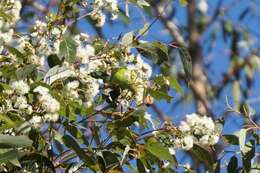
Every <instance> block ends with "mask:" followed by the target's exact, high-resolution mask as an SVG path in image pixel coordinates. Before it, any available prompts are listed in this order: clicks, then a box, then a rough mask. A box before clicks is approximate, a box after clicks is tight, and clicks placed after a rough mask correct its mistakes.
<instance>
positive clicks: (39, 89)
mask: <svg viewBox="0 0 260 173" xmlns="http://www.w3.org/2000/svg"><path fill="white" fill-rule="evenodd" d="M33 92H35V93H39V94H41V95H45V94H48V93H49V89H48V88H46V87H43V86H37V87H36V88H34V89H33Z"/></svg>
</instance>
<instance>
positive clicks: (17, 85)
mask: <svg viewBox="0 0 260 173" xmlns="http://www.w3.org/2000/svg"><path fill="white" fill-rule="evenodd" d="M11 87H12V88H13V89H14V90H15V92H16V93H17V94H20V95H24V94H27V93H28V92H29V90H30V87H29V85H28V84H27V83H26V82H24V81H23V80H19V81H15V82H13V83H12V84H11Z"/></svg>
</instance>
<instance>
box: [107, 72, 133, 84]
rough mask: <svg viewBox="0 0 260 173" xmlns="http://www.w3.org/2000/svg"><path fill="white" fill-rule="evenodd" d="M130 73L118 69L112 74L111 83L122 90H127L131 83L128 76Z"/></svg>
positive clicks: (130, 78)
mask: <svg viewBox="0 0 260 173" xmlns="http://www.w3.org/2000/svg"><path fill="white" fill-rule="evenodd" d="M130 74H131V71H129V70H128V69H126V68H118V69H116V71H115V72H114V73H113V74H112V77H111V82H113V83H114V84H116V85H119V86H120V87H122V88H127V87H129V86H130V85H131V84H132V83H133V80H132V79H133V76H132V75H130Z"/></svg>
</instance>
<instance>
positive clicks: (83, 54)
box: [0, 0, 152, 127]
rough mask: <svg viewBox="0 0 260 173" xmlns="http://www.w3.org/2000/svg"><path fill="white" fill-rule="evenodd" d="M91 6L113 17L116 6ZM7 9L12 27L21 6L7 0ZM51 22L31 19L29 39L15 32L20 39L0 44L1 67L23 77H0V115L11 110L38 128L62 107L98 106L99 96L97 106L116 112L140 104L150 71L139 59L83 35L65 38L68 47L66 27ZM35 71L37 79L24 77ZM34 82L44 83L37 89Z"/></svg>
mask: <svg viewBox="0 0 260 173" xmlns="http://www.w3.org/2000/svg"><path fill="white" fill-rule="evenodd" d="M4 2H7V1H4ZM8 2H9V1H8ZM11 2H12V3H11ZM1 3H2V2H1ZM93 3H94V4H93V6H94V7H95V9H97V8H98V9H105V10H108V11H110V12H111V13H112V14H113V17H114V18H115V17H116V13H117V10H118V9H117V6H116V1H114V0H106V1H98V0H96V1H94V2H93ZM10 4H11V6H10V5H9V6H10V13H12V15H14V16H15V18H16V19H15V20H14V22H13V23H12V25H15V22H17V21H18V19H19V10H20V5H19V1H14V0H10ZM3 7H4V6H3ZM3 7H1V8H3ZM14 10H16V11H15V12H14ZM95 11H96V12H97V13H99V12H98V10H94V11H93V14H94V12H95ZM6 12H7V13H9V11H8V10H7V11H6ZM0 20H2V18H0ZM55 20H56V18H55V16H54V15H52V14H49V15H48V16H47V17H46V19H45V21H40V20H36V21H35V24H34V25H33V26H32V27H31V29H30V30H29V32H28V34H22V35H20V34H19V33H17V34H18V35H19V37H15V36H13V35H12V34H11V36H10V40H11V41H10V42H9V43H8V44H6V43H7V42H6V43H5V44H1V46H2V51H1V53H0V56H1V57H4V61H2V62H1V64H0V67H8V68H13V67H17V68H18V69H19V70H21V71H20V72H19V73H26V75H27V76H24V77H22V79H19V78H18V79H17V76H16V75H17V74H16V75H15V76H16V77H15V78H13V77H12V76H3V77H1V80H3V81H6V82H5V83H6V84H9V85H10V88H11V89H6V90H4V92H5V95H4V101H1V100H0V101H1V111H2V112H3V113H4V114H8V112H10V111H15V112H17V113H18V115H20V116H21V117H22V119H24V120H26V121H29V122H30V123H31V124H32V125H33V126H34V127H38V126H40V125H41V124H43V123H45V122H56V121H57V120H58V119H59V116H60V115H59V111H60V109H65V108H64V107H62V106H63V104H64V102H65V103H66V104H69V103H70V102H74V103H75V102H76V103H77V106H80V107H84V108H90V107H95V106H98V105H97V104H96V103H95V102H96V100H97V98H98V97H100V96H101V97H103V98H104V99H103V102H102V103H101V104H109V103H113V105H114V106H115V107H116V108H117V109H119V110H120V111H127V110H128V109H129V108H130V107H134V106H135V105H138V104H141V103H143V101H144V97H145V88H147V87H148V84H149V80H150V77H151V75H152V68H151V66H150V65H149V64H148V63H147V62H145V61H144V59H143V58H142V57H141V55H139V54H133V53H132V52H131V50H130V49H129V48H126V47H125V46H123V45H121V44H118V45H112V44H108V43H106V42H104V41H102V40H98V39H97V40H95V39H91V38H90V36H89V35H88V34H87V33H79V34H76V35H74V36H72V37H70V38H69V39H70V40H69V41H70V43H68V41H67V40H66V39H68V36H67V28H66V27H65V26H63V25H57V26H56V25H53V22H54V21H55ZM10 26H11V25H10ZM0 38H1V37H0ZM62 42H63V43H64V42H65V43H64V45H65V49H66V50H65V52H64V50H61V47H62V45H61V44H62ZM68 44H72V45H68ZM7 46H8V47H7ZM10 47H11V48H12V49H9V48H10ZM74 48H75V50H71V49H74ZM68 51H75V54H73V55H72V57H70V58H71V59H68V58H67V56H68ZM51 56H55V57H56V58H57V59H58V61H60V64H59V65H56V66H51V65H50V64H49V58H50V57H51ZM34 66H36V72H35V74H36V75H37V76H34V77H32V75H33V74H30V73H32V72H30V73H28V74H27V70H28V69H27V68H31V67H32V68H33V67H34ZM23 70H24V71H25V72H24V71H23ZM30 70H31V69H30ZM0 76H1V72H0ZM6 77H7V78H6ZM10 79H11V80H10ZM7 81H10V82H7ZM39 81H41V82H45V84H44V85H41V84H38V83H37V82H39ZM45 86H46V87H45ZM53 94H54V95H55V98H54V97H53ZM61 100H62V101H63V103H61ZM2 102H3V104H2ZM99 104H100V103H99Z"/></svg>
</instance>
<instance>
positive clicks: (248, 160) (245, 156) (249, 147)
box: [242, 140, 256, 172]
mask: <svg viewBox="0 0 260 173" xmlns="http://www.w3.org/2000/svg"><path fill="white" fill-rule="evenodd" d="M255 152H256V146H255V141H254V140H250V141H248V142H247V143H246V145H245V147H244V150H243V151H242V162H243V170H244V172H250V170H251V167H252V165H251V164H252V159H253V158H254V157H255Z"/></svg>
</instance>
